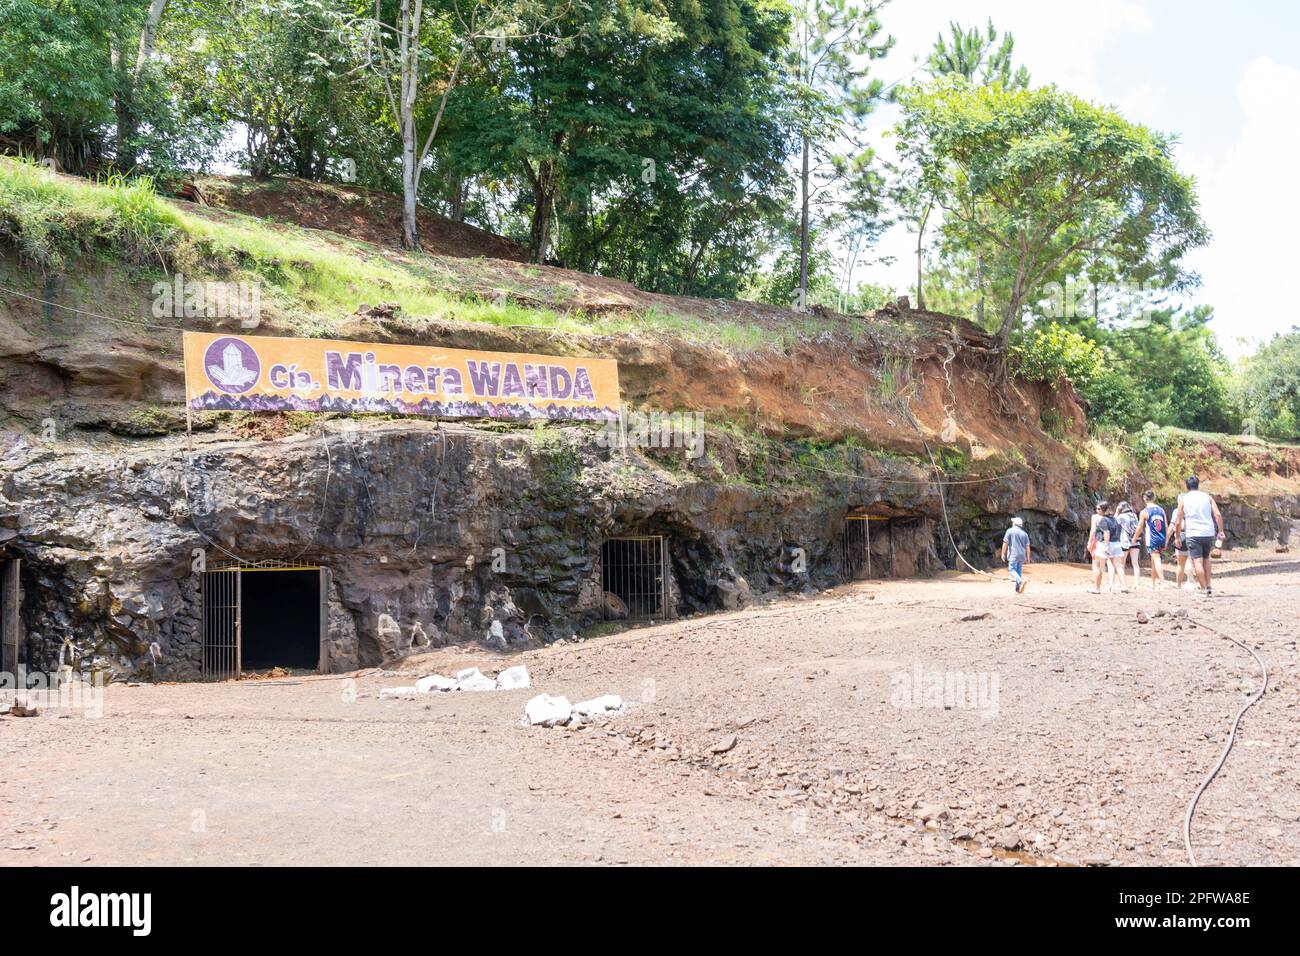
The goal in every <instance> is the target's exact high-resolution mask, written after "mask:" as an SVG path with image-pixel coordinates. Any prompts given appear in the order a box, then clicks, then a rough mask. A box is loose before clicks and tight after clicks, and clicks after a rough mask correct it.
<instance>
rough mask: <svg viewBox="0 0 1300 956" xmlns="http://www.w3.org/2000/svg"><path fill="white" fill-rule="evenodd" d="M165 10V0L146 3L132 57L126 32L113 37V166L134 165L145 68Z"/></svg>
mask: <svg viewBox="0 0 1300 956" xmlns="http://www.w3.org/2000/svg"><path fill="white" fill-rule="evenodd" d="M166 9H167V0H149V6H148V8H147V9H146V10H145V12H144V20H143V22H142V23H141V25H140V28H139V34H140V35H139V39H138V41H137V42H136V44H135V51H134V53H135V55H134V56H132V55H131V52H132V50H131V46H130V45H129V43H127V42H125V41H127V40H128V39H129V37H130V34H129V33H128V34H127V35H126V36H122V35H121V34H118V35H115V36H114V38H113V45H112V54H111V59H112V63H113V67H114V71H115V72H116V73H117V90H116V94H115V98H116V103H115V106H114V112H115V114H116V116H117V164H118V165H119V166H121V167H122V168H124V169H131V168H132V167H134V166H135V164H136V142H135V138H136V135H137V133H138V132H139V124H140V111H141V102H140V101H141V97H142V96H143V94H144V80H145V69H146V68H147V67H148V66H149V61H150V59H151V58H152V57H153V50H154V40H155V39H156V37H157V35H158V26H159V24H160V23H161V22H162V17H163V11H165V10H166Z"/></svg>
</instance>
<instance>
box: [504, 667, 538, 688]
mask: <svg viewBox="0 0 1300 956" xmlns="http://www.w3.org/2000/svg"><path fill="white" fill-rule="evenodd" d="M532 686H533V680H532V678H531V677H529V676H528V668H527V667H525V666H524V665H523V664H517V665H516V666H514V667H507V668H506V669H505V670H503V671H502V672H501V673H500V674H497V687H498V688H500V689H501V690H520V689H523V688H528V687H532Z"/></svg>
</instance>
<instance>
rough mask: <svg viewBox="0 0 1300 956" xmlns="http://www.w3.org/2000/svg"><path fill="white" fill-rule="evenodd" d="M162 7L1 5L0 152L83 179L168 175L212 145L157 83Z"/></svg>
mask: <svg viewBox="0 0 1300 956" xmlns="http://www.w3.org/2000/svg"><path fill="white" fill-rule="evenodd" d="M165 9H166V3H165V2H164V0H0V144H3V145H4V146H6V147H7V148H9V149H10V150H12V151H16V152H25V153H28V154H30V155H33V156H37V157H42V158H45V157H48V158H51V159H53V160H54V161H55V162H56V163H57V164H58V166H59V167H60V168H62V169H65V170H68V171H70V172H77V173H86V172H92V171H96V170H98V169H101V168H103V167H104V166H106V165H108V164H109V163H113V164H115V165H117V166H118V167H119V168H121V169H124V170H127V171H130V170H132V169H134V168H135V167H137V166H141V167H143V168H145V169H147V170H149V171H151V172H159V171H170V170H172V169H174V168H175V167H176V166H177V165H179V164H180V163H182V162H187V161H188V162H191V163H193V162H199V161H202V159H203V158H204V157H205V156H206V153H207V152H208V150H209V148H210V140H211V137H209V136H206V135H205V131H204V130H202V129H201V128H198V127H196V126H195V125H194V124H193V122H192V117H189V116H188V115H187V114H186V113H185V111H184V110H183V109H182V108H181V105H182V104H178V103H177V102H175V101H174V99H173V98H172V97H171V95H170V91H169V89H168V88H167V86H166V84H165V83H163V82H162V81H161V78H160V75H159V72H158V65H157V63H156V61H155V58H154V44H155V38H156V36H157V32H158V29H159V24H160V23H161V22H162V21H163V16H164V11H165Z"/></svg>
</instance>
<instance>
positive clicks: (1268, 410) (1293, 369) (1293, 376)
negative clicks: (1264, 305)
mask: <svg viewBox="0 0 1300 956" xmlns="http://www.w3.org/2000/svg"><path fill="white" fill-rule="evenodd" d="M1236 393H1237V398H1238V401H1239V402H1240V405H1241V413H1242V417H1243V419H1244V420H1245V422H1246V424H1247V427H1248V428H1249V429H1250V430H1251V431H1253V432H1256V433H1258V434H1261V435H1267V436H1268V437H1270V438H1279V439H1282V440H1284V441H1297V440H1300V327H1296V328H1293V329H1292V330H1291V331H1290V332H1287V333H1285V334H1282V335H1275V336H1274V337H1273V340H1272V341H1271V342H1269V343H1268V344H1267V345H1264V346H1262V347H1261V348H1260V349H1259V350H1258V351H1257V352H1256V353H1255V354H1254V355H1252V356H1250V357H1248V358H1246V359H1245V360H1244V361H1243V362H1242V366H1241V369H1240V371H1239V373H1238V375H1237V384H1236Z"/></svg>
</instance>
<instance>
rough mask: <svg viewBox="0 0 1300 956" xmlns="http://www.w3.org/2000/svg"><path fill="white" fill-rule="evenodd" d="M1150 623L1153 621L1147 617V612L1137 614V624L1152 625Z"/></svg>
mask: <svg viewBox="0 0 1300 956" xmlns="http://www.w3.org/2000/svg"><path fill="white" fill-rule="evenodd" d="M1150 621H1151V618H1150V617H1148V616H1147V612H1146V611H1138V612H1137V622H1138V623H1139V624H1147V623H1150Z"/></svg>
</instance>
